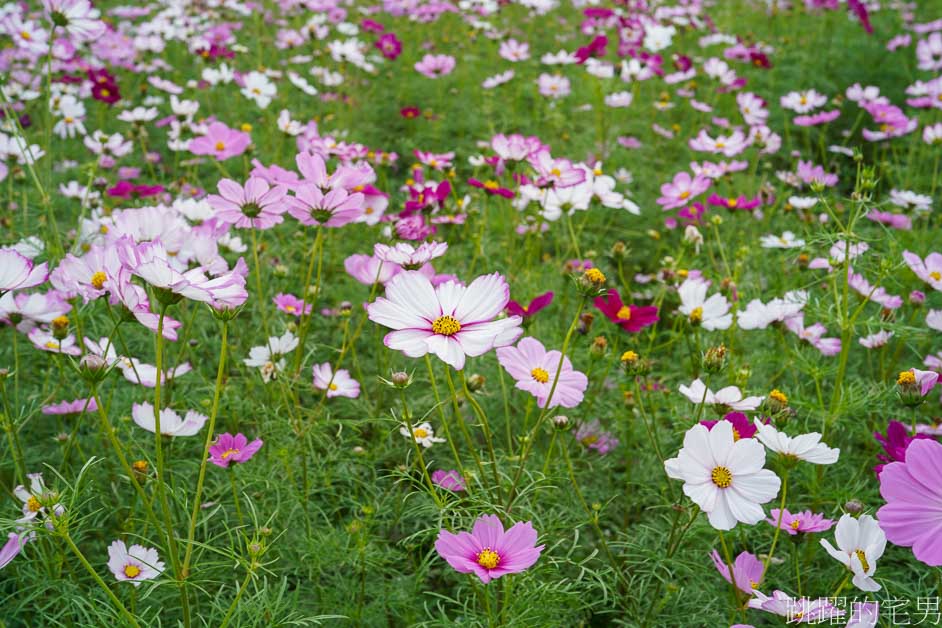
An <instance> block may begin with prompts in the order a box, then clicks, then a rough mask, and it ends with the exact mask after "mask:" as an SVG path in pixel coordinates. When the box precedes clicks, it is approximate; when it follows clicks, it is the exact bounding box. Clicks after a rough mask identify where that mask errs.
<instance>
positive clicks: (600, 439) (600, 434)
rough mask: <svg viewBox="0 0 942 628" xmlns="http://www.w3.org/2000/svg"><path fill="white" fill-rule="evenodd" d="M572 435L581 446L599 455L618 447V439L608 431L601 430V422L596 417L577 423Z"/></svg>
mask: <svg viewBox="0 0 942 628" xmlns="http://www.w3.org/2000/svg"><path fill="white" fill-rule="evenodd" d="M572 436H573V438H575V439H576V441H578V442H579V443H580V444H581V445H582V446H584V447H586V448H588V449H592V450H594V451H595V452H596V453H598V454H599V455H600V456H604V455H605V454H607V453H608V452H610V451H611V450H613V449H615V448H616V447H618V439H617V438H615V437H614V436H613V435H612V434H611V433H610V432H606V431H605V430H603V429H602V423H601V422H600V421H599V420H598V419H592V420H591V421H589V422H588V423H585V422H582V423H579V425H578V427H576V431H575V432H573V434H572Z"/></svg>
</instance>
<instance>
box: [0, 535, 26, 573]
mask: <svg viewBox="0 0 942 628" xmlns="http://www.w3.org/2000/svg"><path fill="white" fill-rule="evenodd" d="M28 539H29V533H28V532H23V533H16V532H10V533H9V534H8V535H7V542H6V543H4V544H3V547H0V569H3V568H4V567H6V566H7V565H9V564H10V561H12V560H13V559H14V558H16V557H17V556H19V554H20V552H21V551H23V546H24V545H26V541H27V540H28Z"/></svg>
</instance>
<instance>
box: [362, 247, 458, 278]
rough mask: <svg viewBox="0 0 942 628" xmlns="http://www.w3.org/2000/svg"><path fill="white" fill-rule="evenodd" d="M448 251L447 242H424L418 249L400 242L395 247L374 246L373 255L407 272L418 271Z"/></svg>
mask: <svg viewBox="0 0 942 628" xmlns="http://www.w3.org/2000/svg"><path fill="white" fill-rule="evenodd" d="M446 251H448V243H447V242H423V243H422V244H420V245H419V246H418V247H414V246H412V245H411V244H409V243H408V242H399V243H397V244H396V245H395V246H389V245H387V244H375V245H373V254H374V255H375V256H376V258H377V259H380V260H382V261H383V262H387V263H389V264H395V265H397V266H402V267H403V268H404V269H406V270H418V269H419V268H421V267H422V266H424V265H425V264H427V263H429V262H431V261H432V260H433V259H435V258H437V257H441V256H442V255H444V254H445V252H446ZM370 283H372V282H370Z"/></svg>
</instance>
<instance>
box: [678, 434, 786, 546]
mask: <svg viewBox="0 0 942 628" xmlns="http://www.w3.org/2000/svg"><path fill="white" fill-rule="evenodd" d="M764 466H765V448H764V447H763V446H762V444H761V443H759V441H757V440H755V439H753V438H741V439H739V440H734V439H733V427H732V424H731V423H729V422H728V421H720V422H718V423H717V424H716V425H715V426H713V429H712V430H708V429H707V428H706V427H704V426H703V425H700V424H697V425H694V426H693V427H691V428H690V429H689V430H687V434H686V435H685V436H684V446H683V448H682V449H681V450H680V452H679V453H678V455H677V457H676V458H671V459H670V460H666V461H664V469H665V470H666V471H667V475H668V476H669V477H671V478H673V479H676V480H683V481H684V494H685V495H687V496H688V497H689V498H690V499H691V500H693V502H694V503H695V504H697V506H699V507H700V509H701V510H703V511H704V512H706V513H707V516H708V518H709V521H710V525H712V526H713V527H714V528H716V529H718V530H731V529H732V528H734V527H735V526H736V524H737V523H738V522H742V523H746V524H749V525H753V524H756V523H758V522H759V521H761V520H762V519H763V518H765V512H764V511H763V510H762V507H761V504H764V503H766V502H768V501H771V500H772V499H774V498H775V496H776V495H778V491H779V488H780V487H781V483H782V482H781V480H780V479H779V477H778V476H777V475H775V473H773V472H772V471H769V470H768V469H764V468H763V467H764Z"/></svg>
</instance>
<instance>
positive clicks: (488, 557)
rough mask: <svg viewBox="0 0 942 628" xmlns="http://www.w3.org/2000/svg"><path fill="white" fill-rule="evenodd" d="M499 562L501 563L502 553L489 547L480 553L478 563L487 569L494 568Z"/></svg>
mask: <svg viewBox="0 0 942 628" xmlns="http://www.w3.org/2000/svg"><path fill="white" fill-rule="evenodd" d="M498 563H500V555H499V554H498V553H497V552H495V551H494V550H492V549H491V548H489V547H488V548H485V549H484V550H482V551H481V553H480V554H478V564H479V565H480V566H482V567H484V568H485V569H494V568H495V567H497V565H498Z"/></svg>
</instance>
